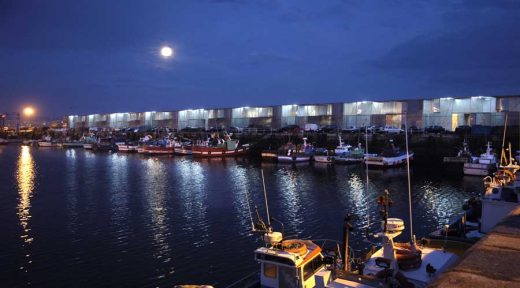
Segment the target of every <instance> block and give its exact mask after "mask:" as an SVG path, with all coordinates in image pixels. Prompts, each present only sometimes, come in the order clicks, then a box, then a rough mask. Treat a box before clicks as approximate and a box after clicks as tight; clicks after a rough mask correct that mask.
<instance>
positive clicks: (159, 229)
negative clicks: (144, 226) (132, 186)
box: [143, 158, 170, 261]
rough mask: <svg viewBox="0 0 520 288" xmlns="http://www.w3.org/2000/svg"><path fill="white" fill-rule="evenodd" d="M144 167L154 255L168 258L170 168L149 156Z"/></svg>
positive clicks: (145, 193)
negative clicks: (154, 249) (167, 194)
mask: <svg viewBox="0 0 520 288" xmlns="http://www.w3.org/2000/svg"><path fill="white" fill-rule="evenodd" d="M144 169H145V170H144V171H143V173H144V183H143V184H144V186H143V190H144V191H143V192H144V195H145V200H146V202H147V204H148V210H149V211H150V213H151V215H150V216H151V219H150V220H151V221H152V226H153V227H152V233H153V235H152V236H153V239H154V241H155V245H156V246H157V250H156V251H155V253H154V256H155V258H156V259H163V258H166V259H167V258H168V257H167V256H168V255H169V253H170V246H169V244H168V237H169V236H170V231H169V228H168V217H167V207H166V204H167V203H166V193H167V189H168V170H167V169H166V165H164V163H162V162H161V161H160V160H159V159H157V158H148V159H147V160H145V161H144ZM164 261H166V260H164ZM167 261H169V260H167Z"/></svg>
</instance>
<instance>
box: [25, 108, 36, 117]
mask: <svg viewBox="0 0 520 288" xmlns="http://www.w3.org/2000/svg"><path fill="white" fill-rule="evenodd" d="M23 115H25V116H27V117H30V116H32V115H34V108H32V107H25V108H24V109H23Z"/></svg>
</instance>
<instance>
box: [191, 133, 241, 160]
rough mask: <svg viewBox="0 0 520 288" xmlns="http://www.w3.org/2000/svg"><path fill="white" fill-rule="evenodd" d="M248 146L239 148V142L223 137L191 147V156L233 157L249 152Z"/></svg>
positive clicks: (226, 136)
mask: <svg viewBox="0 0 520 288" xmlns="http://www.w3.org/2000/svg"><path fill="white" fill-rule="evenodd" d="M249 148H250V147H249V144H244V145H240V146H239V140H237V139H231V136H230V135H227V134H226V135H224V139H220V138H218V137H214V138H211V139H208V140H207V141H203V142H199V143H197V144H196V145H193V146H192V155H193V156H198V157H233V156H239V155H244V154H246V153H247V152H248V151H249Z"/></svg>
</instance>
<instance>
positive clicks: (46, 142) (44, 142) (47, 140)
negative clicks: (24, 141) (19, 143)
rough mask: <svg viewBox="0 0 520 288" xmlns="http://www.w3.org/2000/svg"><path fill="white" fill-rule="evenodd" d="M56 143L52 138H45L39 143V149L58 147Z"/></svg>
mask: <svg viewBox="0 0 520 288" xmlns="http://www.w3.org/2000/svg"><path fill="white" fill-rule="evenodd" d="M56 146H57V144H56V142H54V141H52V138H51V136H45V137H43V138H42V140H40V141H38V147H45V148H48V147H56Z"/></svg>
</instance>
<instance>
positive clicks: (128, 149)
mask: <svg viewBox="0 0 520 288" xmlns="http://www.w3.org/2000/svg"><path fill="white" fill-rule="evenodd" d="M117 152H122V153H135V152H137V146H135V145H117Z"/></svg>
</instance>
